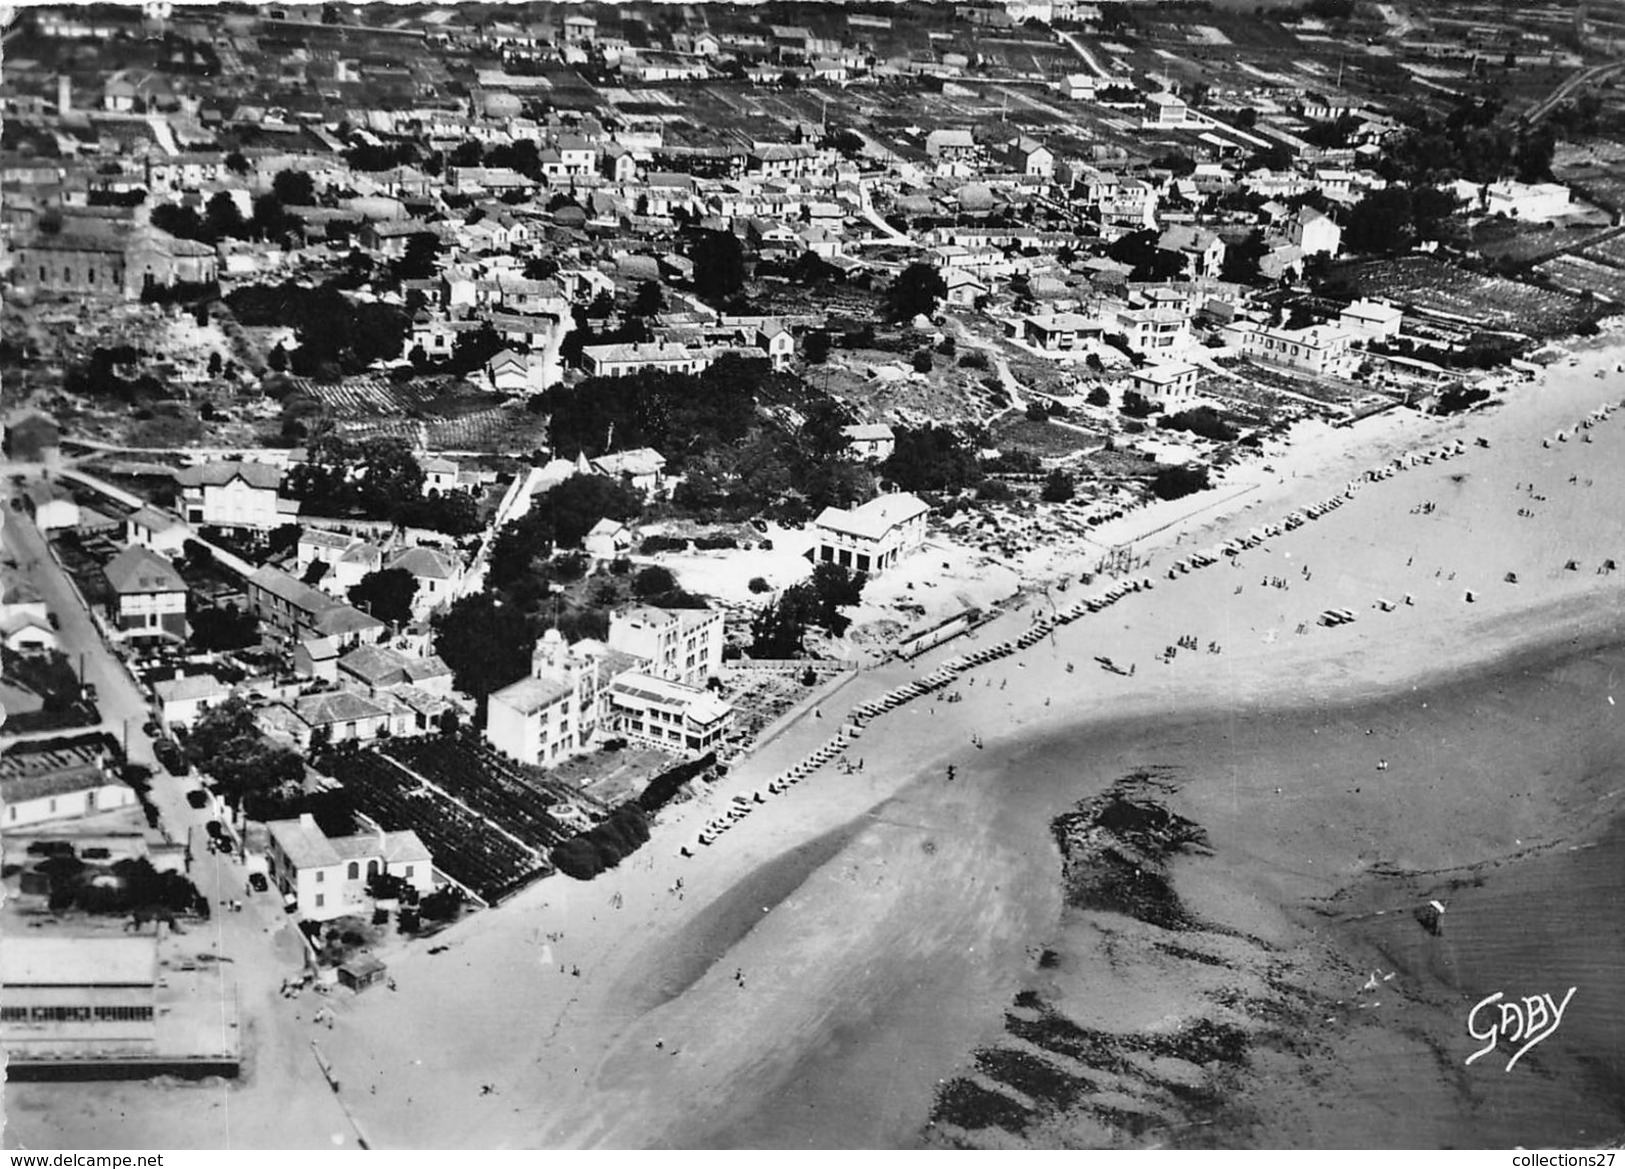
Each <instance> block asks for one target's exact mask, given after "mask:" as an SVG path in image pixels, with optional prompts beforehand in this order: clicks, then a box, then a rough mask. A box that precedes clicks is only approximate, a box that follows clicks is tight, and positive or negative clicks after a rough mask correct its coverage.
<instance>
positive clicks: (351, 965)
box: [339, 954, 388, 994]
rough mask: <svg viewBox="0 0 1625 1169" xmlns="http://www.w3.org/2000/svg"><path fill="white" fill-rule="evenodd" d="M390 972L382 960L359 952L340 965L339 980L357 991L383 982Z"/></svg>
mask: <svg viewBox="0 0 1625 1169" xmlns="http://www.w3.org/2000/svg"><path fill="white" fill-rule="evenodd" d="M387 972H388V967H386V966H385V965H384V964H383V962H382V961H380V960H379V959H378V958H375V957H373V956H372V955H371V954H357V955H356V956H355V957H354V958H351V959H350V960H349V961H348V962H346V963H344V964H343V965H342V966H340V967H339V981H340V982H341V983H343V984H344V985H345V986H347V987H349V988H350V989H351V990H353V991H355V992H356V993H358V994H359V993H360V992H361V991H364V990H366V989H367V988H368V987H369V986H372V985H373V984H374V983H376V982H382V981H383V980H384V976H385V974H386V973H387Z"/></svg>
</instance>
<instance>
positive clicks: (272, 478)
mask: <svg viewBox="0 0 1625 1169" xmlns="http://www.w3.org/2000/svg"><path fill="white" fill-rule="evenodd" d="M175 482H176V483H177V484H179V485H180V489H181V511H182V513H183V514H184V515H185V517H186V519H187V521H188V522H190V523H194V524H211V525H214V526H217V527H223V528H274V527H276V526H278V525H279V524H283V523H286V522H288V521H289V520H291V519H292V518H293V515H294V514H295V513H294V512H293V511H289V510H287V509H284V508H283V507H282V506H281V505H280V503H279V500H278V497H277V489H278V488H279V487H280V486H281V484H282V471H281V469H280V468H277V467H273V466H270V465H268V464H266V463H253V462H220V463H203V464H201V465H199V466H196V467H185V468H183V469H181V470H179V471H177V472H175Z"/></svg>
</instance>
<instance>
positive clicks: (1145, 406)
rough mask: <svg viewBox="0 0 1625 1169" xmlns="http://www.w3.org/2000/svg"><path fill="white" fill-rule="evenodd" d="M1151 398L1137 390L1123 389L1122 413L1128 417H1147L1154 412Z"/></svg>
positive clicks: (1154, 408)
mask: <svg viewBox="0 0 1625 1169" xmlns="http://www.w3.org/2000/svg"><path fill="white" fill-rule="evenodd" d="M1156 409H1157V408H1156V407H1155V406H1153V405H1152V404H1151V400H1150V399H1149V398H1147V397H1146V396H1145V395H1144V394H1142V393H1140V392H1139V391H1138V390H1124V391H1123V406H1122V410H1123V414H1124V416H1125V417H1128V418H1149V417H1151V415H1152V414H1154V413H1156Z"/></svg>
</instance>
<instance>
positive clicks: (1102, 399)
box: [1084, 353, 1112, 406]
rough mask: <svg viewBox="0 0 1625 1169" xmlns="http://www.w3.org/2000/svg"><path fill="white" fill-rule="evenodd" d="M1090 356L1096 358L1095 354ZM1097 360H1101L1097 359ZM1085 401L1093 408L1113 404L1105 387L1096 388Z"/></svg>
mask: <svg viewBox="0 0 1625 1169" xmlns="http://www.w3.org/2000/svg"><path fill="white" fill-rule="evenodd" d="M1089 356H1090V357H1094V354H1093V353H1091V354H1090V355H1089ZM1096 360H1099V359H1098V358H1097V359H1096ZM1084 401H1086V402H1088V403H1089V405H1091V406H1110V405H1111V404H1112V396H1111V394H1110V393H1109V392H1108V391H1107V389H1106V387H1105V386H1096V387H1095V388H1094V389H1092V390H1090V391H1089V396H1088V397H1087V398H1085V399H1084Z"/></svg>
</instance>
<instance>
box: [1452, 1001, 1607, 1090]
mask: <svg viewBox="0 0 1625 1169" xmlns="http://www.w3.org/2000/svg"><path fill="white" fill-rule="evenodd" d="M1578 989H1579V988H1578V987H1574V986H1571V987H1569V993H1568V994H1566V995H1564V996H1563V1001H1562V1002H1561V1003H1559V1002H1558V1001H1557V1000H1556V999H1554V998H1552V996H1551V995H1549V994H1535V995H1529V996H1527V997H1526V998H1522V999H1507V1000H1506V1001H1505V1002H1502V1001H1501V1000H1502V999H1506V992H1505V991H1499V990H1498V991H1496V992H1495V993H1494V994H1492V995H1490V996H1489V997H1488V998H1485V999H1480V1000H1479V1001H1478V1004H1477V1005H1476V1006H1474V1007H1473V1009H1472V1010H1471V1011H1470V1012H1469V1013H1468V1015H1467V1034H1469V1035H1471V1036H1472V1037H1473V1038H1474V1039H1482V1040H1484V1046H1483V1047H1481V1048H1479V1049H1478V1050H1477V1051H1475V1052H1473V1054H1472V1055H1469V1056H1468V1057H1467V1062H1468V1063H1472V1062H1473V1061H1474V1060H1475V1059H1477V1058H1478V1057H1479V1056H1482V1055H1488V1054H1489V1053H1490V1052H1492V1051H1494V1050H1495V1048H1496V1045H1497V1044H1498V1043H1500V1041H1501V1040H1502V1039H1506V1040H1507V1041H1508V1042H1510V1043H1518V1042H1520V1041H1521V1042H1522V1043H1523V1046H1522V1047H1520V1048H1518V1050H1517V1052H1516V1053H1514V1054H1513V1056H1512V1058H1511V1059H1509V1060H1508V1061H1507V1069H1506V1070H1507V1071H1509V1072H1510V1071H1511V1070H1512V1067H1513V1065H1514V1064H1516V1063H1517V1062H1518V1061H1519V1060H1520V1059H1522V1058H1523V1056H1524V1053H1525V1052H1526V1051H1528V1050H1529V1049H1530V1048H1531V1047H1533V1046H1535V1044H1537V1043H1539V1042H1540V1041H1541V1040H1543V1039H1549V1038H1550V1037H1551V1036H1552V1033H1553V1032H1555V1031H1556V1030H1557V1025H1558V1024H1559V1023H1561V1022H1562V1021H1563V1012H1564V1011H1566V1010H1567V1009H1568V1006H1569V1000H1570V999H1572V998H1573V997H1574V992H1575V991H1576V990H1578Z"/></svg>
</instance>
